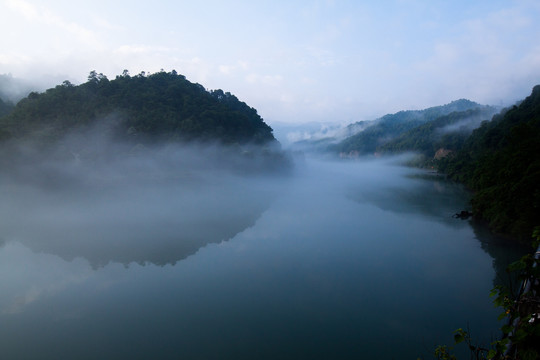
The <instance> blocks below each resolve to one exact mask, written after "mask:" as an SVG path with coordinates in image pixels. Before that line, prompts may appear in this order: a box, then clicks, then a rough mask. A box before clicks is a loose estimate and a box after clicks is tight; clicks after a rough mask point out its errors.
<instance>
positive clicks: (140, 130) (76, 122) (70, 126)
mask: <svg viewBox="0 0 540 360" xmlns="http://www.w3.org/2000/svg"><path fill="white" fill-rule="evenodd" d="M102 122H108V123H109V126H107V131H109V132H111V133H112V135H113V136H114V137H115V139H119V140H124V141H131V142H135V143H146V142H155V141H193V140H197V141H216V142H220V143H224V144H235V143H237V144H247V143H253V144H265V143H269V142H275V138H274V136H273V135H272V129H271V128H270V127H269V126H268V125H267V124H266V123H265V122H264V121H263V119H262V118H261V117H260V116H259V115H258V114H257V111H256V110H255V109H254V108H252V107H249V106H248V105H246V104H245V103H244V102H241V101H240V100H238V99H237V98H236V97H235V96H234V95H231V94H230V93H228V92H223V91H222V90H215V91H206V90H205V89H204V87H203V86H201V85H199V84H194V83H191V82H189V81H188V80H186V78H185V77H184V76H182V75H179V74H177V73H176V72H175V71H173V72H169V73H166V72H159V73H156V74H152V75H148V76H146V75H145V74H144V73H141V74H139V75H137V76H130V75H129V74H128V73H127V71H125V72H124V74H123V75H121V76H117V77H116V79H114V80H109V79H107V77H105V76H104V75H102V74H97V73H96V72H95V71H93V72H91V73H90V76H89V77H88V82H86V83H84V84H81V85H79V86H75V85H73V84H71V83H69V82H68V81H65V82H64V83H63V84H62V85H58V86H56V87H55V88H52V89H48V90H47V91H45V92H44V93H35V92H33V93H30V94H29V95H28V97H26V98H24V99H22V100H21V101H19V102H18V103H17V105H16V106H15V108H14V109H13V111H12V112H11V113H10V114H9V115H7V116H4V117H2V118H0V139H4V140H5V139H8V138H10V139H32V141H34V142H38V143H39V142H40V143H43V144H46V143H54V142H55V141H57V140H59V139H61V138H63V137H64V136H65V135H66V134H68V133H70V132H73V131H80V130H81V129H86V128H91V127H95V126H96V125H97V124H99V123H102Z"/></svg>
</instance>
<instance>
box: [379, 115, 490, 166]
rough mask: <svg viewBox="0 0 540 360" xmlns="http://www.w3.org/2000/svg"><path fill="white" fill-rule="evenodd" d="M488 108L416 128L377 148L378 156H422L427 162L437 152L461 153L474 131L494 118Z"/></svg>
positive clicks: (433, 121) (445, 118) (442, 118)
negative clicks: (460, 150) (383, 154)
mask: <svg viewBox="0 0 540 360" xmlns="http://www.w3.org/2000/svg"><path fill="white" fill-rule="evenodd" d="M495 112H496V108H494V107H491V106H483V107H477V108H474V109H469V110H465V111H456V112H452V113H450V114H448V115H443V116H441V117H438V118H436V119H435V120H432V121H429V122H427V123H424V124H422V125H419V126H417V127H415V128H413V129H411V130H409V131H407V132H405V133H403V134H401V135H399V136H398V137H396V138H395V139H393V140H391V141H389V142H388V143H386V144H385V145H382V146H380V147H378V148H377V151H378V152H381V153H399V152H406V151H412V152H416V153H419V154H422V155H423V156H424V158H425V159H426V160H427V161H429V160H431V159H433V157H434V156H435V154H436V153H437V152H438V151H439V152H443V153H448V152H453V151H457V150H459V149H461V147H462V146H463V144H464V143H465V141H466V140H467V138H468V137H469V136H470V134H471V132H472V131H473V129H474V128H476V127H478V126H480V124H481V122H482V121H484V120H489V119H491V117H492V116H493V115H494V114H495Z"/></svg>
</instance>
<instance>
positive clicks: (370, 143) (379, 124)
mask: <svg viewBox="0 0 540 360" xmlns="http://www.w3.org/2000/svg"><path fill="white" fill-rule="evenodd" d="M483 107H485V106H483V105H480V104H477V103H475V102H473V101H470V100H466V99H460V100H456V101H452V102H451V103H450V104H446V105H442V106H435V107H431V108H428V109H425V110H407V111H400V112H398V113H395V114H388V115H385V116H383V117H381V118H379V119H377V120H374V121H373V122H372V123H371V125H370V126H368V127H367V128H365V129H364V130H362V131H360V132H358V133H357V134H355V135H352V136H350V137H348V138H346V139H344V140H342V141H341V142H339V143H338V144H336V145H335V146H332V147H330V149H331V150H332V151H334V152H339V153H344V154H351V153H354V154H373V153H374V152H376V151H377V148H378V147H380V146H382V145H384V144H386V143H389V142H390V141H392V140H393V139H395V138H397V137H399V136H400V135H402V134H404V133H406V132H407V131H409V130H411V129H413V128H415V127H418V126H420V125H422V124H425V123H427V122H429V121H433V120H435V119H437V118H439V117H441V116H445V115H448V114H450V113H452V112H461V111H466V110H471V109H477V108H483ZM353 125H354V124H353ZM362 125H364V124H362Z"/></svg>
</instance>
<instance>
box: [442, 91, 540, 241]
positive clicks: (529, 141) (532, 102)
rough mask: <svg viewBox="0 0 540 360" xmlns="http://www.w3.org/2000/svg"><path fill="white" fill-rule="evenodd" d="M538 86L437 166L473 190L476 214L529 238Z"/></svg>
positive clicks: (535, 194)
mask: <svg viewBox="0 0 540 360" xmlns="http://www.w3.org/2000/svg"><path fill="white" fill-rule="evenodd" d="M539 154H540V86H536V87H534V89H533V91H532V93H531V95H530V96H529V97H527V98H526V99H525V100H524V101H523V102H522V103H521V104H520V105H519V106H514V107H512V108H511V109H509V110H508V111H506V112H505V113H501V114H499V115H496V116H494V117H493V119H492V120H491V121H489V122H487V121H486V122H484V123H483V124H482V126H481V127H480V128H478V129H477V130H475V131H474V132H473V133H472V135H471V136H470V137H469V139H468V140H467V141H466V142H465V144H464V145H463V147H462V149H461V150H460V151H459V152H458V153H457V154H456V155H455V156H449V157H447V158H444V159H441V160H440V161H439V164H438V166H439V169H440V171H442V172H445V173H447V174H448V175H449V176H450V177H451V178H453V179H455V180H459V181H461V182H464V183H465V184H467V185H468V186H469V187H470V188H471V189H472V190H474V196H473V198H472V206H473V212H474V213H475V215H477V216H479V217H481V218H484V219H486V220H487V221H488V222H489V223H490V225H491V226H492V228H493V229H494V230H495V231H497V232H500V233H507V234H511V235H513V236H517V237H519V238H520V239H522V240H529V239H530V238H531V235H532V230H533V228H534V227H535V226H538V225H539V224H540V156H539Z"/></svg>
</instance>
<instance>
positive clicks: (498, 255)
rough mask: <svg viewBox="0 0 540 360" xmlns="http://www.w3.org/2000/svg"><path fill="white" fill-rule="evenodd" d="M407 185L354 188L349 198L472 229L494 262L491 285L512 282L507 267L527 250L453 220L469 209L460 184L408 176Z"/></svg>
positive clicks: (484, 228) (475, 225)
mask: <svg viewBox="0 0 540 360" xmlns="http://www.w3.org/2000/svg"><path fill="white" fill-rule="evenodd" d="M406 181H409V182H410V184H409V185H408V186H388V187H386V188H382V189H379V190H377V191H372V189H359V188H354V189H351V191H350V192H349V196H350V197H351V198H352V199H353V200H356V201H359V202H367V203H369V204H372V205H374V206H376V207H378V208H380V209H382V210H385V211H391V212H395V213H402V214H410V213H412V214H420V215H422V216H425V217H428V218H432V219H434V220H437V221H441V222H443V223H445V224H448V225H450V226H468V225H469V224H470V225H471V226H472V229H473V231H474V234H475V236H476V239H477V240H478V241H479V242H480V244H481V247H482V249H483V250H484V251H485V252H486V253H487V254H489V255H490V256H491V258H492V259H493V268H494V270H495V273H496V276H495V278H494V279H493V283H494V285H509V282H510V281H514V280H515V279H511V278H510V276H509V274H508V273H507V271H506V268H507V267H508V265H509V264H510V263H512V262H514V261H516V260H517V259H519V258H520V257H521V256H523V255H524V254H526V253H527V252H528V251H529V249H528V248H524V247H523V246H522V245H520V244H519V243H517V242H516V241H512V240H510V239H507V238H503V237H500V236H497V235H495V234H493V233H492V232H491V231H490V230H489V228H488V227H487V225H486V224H485V223H483V222H481V221H476V220H473V219H471V220H470V221H464V220H461V219H455V218H453V217H452V215H453V214H455V213H456V212H459V211H461V210H463V209H470V208H469V206H470V205H469V202H468V199H469V197H468V194H467V192H466V190H465V189H464V188H463V186H462V185H460V184H457V183H455V182H452V181H448V180H446V179H445V178H443V177H439V176H435V175H430V174H426V175H425V176H423V175H422V174H420V175H419V176H414V177H410V178H409V179H407V180H406Z"/></svg>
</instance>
